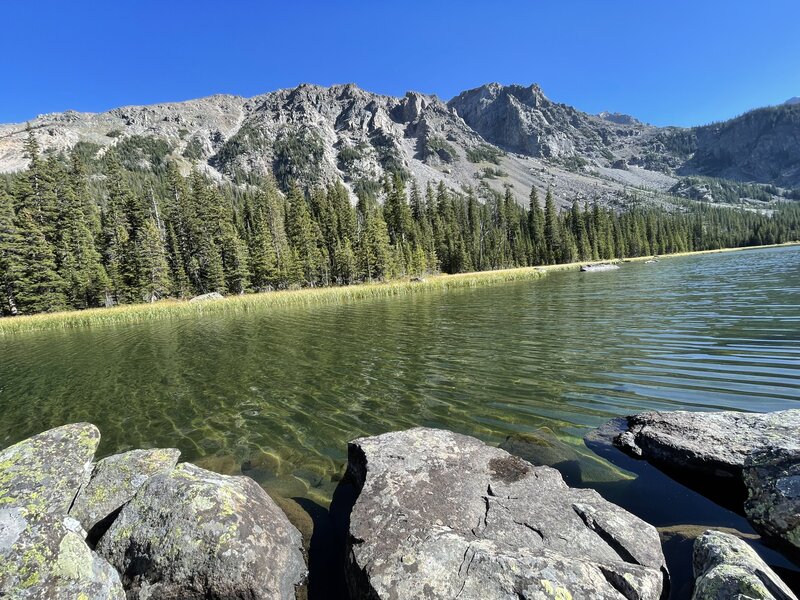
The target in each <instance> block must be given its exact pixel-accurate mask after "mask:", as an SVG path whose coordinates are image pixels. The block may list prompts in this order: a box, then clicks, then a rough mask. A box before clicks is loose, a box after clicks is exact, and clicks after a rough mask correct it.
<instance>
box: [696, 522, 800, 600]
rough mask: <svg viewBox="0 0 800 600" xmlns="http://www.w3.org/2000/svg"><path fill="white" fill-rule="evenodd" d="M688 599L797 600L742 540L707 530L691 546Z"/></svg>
mask: <svg viewBox="0 0 800 600" xmlns="http://www.w3.org/2000/svg"><path fill="white" fill-rule="evenodd" d="M692 561H693V566H694V574H695V578H696V581H695V589H694V594H693V595H692V600H729V599H731V598H742V599H744V598H747V599H750V600H792V599H793V600H797V597H796V596H795V595H794V594H793V593H792V591H791V590H790V589H789V588H788V587H787V586H786V584H785V583H784V582H783V581H781V579H780V578H779V577H778V575H777V574H776V573H775V572H774V571H773V570H772V569H770V568H769V566H768V565H767V564H766V563H765V562H764V561H763V560H762V559H761V557H760V556H759V555H758V554H757V553H756V551H755V550H753V548H751V547H750V546H749V545H748V544H747V542H745V541H744V540H742V539H740V538H738V537H736V536H734V535H731V534H729V533H723V532H722V531H715V530H708V531H706V532H705V533H703V535H701V536H700V537H698V538H697V540H696V541H695V543H694V555H693V559H692Z"/></svg>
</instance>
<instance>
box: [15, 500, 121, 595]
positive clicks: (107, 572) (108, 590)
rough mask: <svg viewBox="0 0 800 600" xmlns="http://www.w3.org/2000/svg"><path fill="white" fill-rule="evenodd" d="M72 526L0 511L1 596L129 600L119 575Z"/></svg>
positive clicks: (20, 511) (18, 510)
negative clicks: (126, 598)
mask: <svg viewBox="0 0 800 600" xmlns="http://www.w3.org/2000/svg"><path fill="white" fill-rule="evenodd" d="M65 521H66V522H65ZM69 521H70V519H69V518H68V517H67V518H65V517H63V516H59V515H54V514H44V515H40V516H31V515H29V514H27V513H26V511H25V510H24V509H23V508H20V507H14V508H2V509H0V597H3V598H5V597H7V598H15V599H16V598H41V599H43V600H44V599H50V598H75V599H79V600H125V592H124V591H123V589H122V583H121V582H120V578H119V575H118V574H117V572H116V571H115V570H114V569H113V568H112V567H111V565H110V564H108V563H107V562H106V561H105V560H103V559H101V558H100V557H99V556H97V554H95V553H94V552H92V551H91V550H90V549H89V546H87V545H86V542H84V540H83V537H82V535H81V533H82V532H81V531H80V528H79V527H77V523H76V522H69Z"/></svg>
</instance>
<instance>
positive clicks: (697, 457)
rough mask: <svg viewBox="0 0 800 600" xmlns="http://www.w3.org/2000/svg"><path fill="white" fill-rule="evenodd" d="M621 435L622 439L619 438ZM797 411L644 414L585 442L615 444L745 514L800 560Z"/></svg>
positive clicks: (799, 419) (612, 425)
mask: <svg viewBox="0 0 800 600" xmlns="http://www.w3.org/2000/svg"><path fill="white" fill-rule="evenodd" d="M620 429H621V431H620ZM798 432H800V410H784V411H778V412H772V413H742V412H736V411H722V412H704V413H699V412H686V411H675V412H647V413H642V414H638V415H633V416H630V417H627V418H625V419H618V420H615V421H612V422H611V423H609V424H607V425H606V426H604V427H601V428H600V430H598V432H595V433H593V434H590V436H587V441H589V439H590V437H612V438H613V443H614V445H616V446H617V447H618V448H620V449H622V450H623V451H625V452H627V453H628V454H631V455H633V456H636V457H639V458H644V459H646V460H647V461H649V462H651V463H653V464H654V465H655V466H657V467H659V468H661V469H663V470H664V471H665V472H667V473H668V474H670V475H671V476H673V477H674V478H675V479H678V480H679V481H682V482H683V483H686V484H687V485H689V486H690V487H694V488H695V489H697V490H698V491H700V492H701V493H704V494H706V495H708V496H709V497H710V498H712V499H713V500H716V501H717V502H719V503H720V504H723V505H725V506H728V507H729V508H731V509H733V510H736V511H739V512H741V511H742V510H743V508H744V513H745V514H746V516H747V517H748V519H749V520H750V522H751V523H752V524H753V526H754V527H755V528H756V529H757V530H758V531H759V532H760V533H761V534H763V535H765V536H767V537H769V538H772V539H774V540H777V541H778V542H781V543H782V544H784V545H785V546H788V547H789V548H790V549H791V551H792V552H794V553H796V554H798V555H800V433H798Z"/></svg>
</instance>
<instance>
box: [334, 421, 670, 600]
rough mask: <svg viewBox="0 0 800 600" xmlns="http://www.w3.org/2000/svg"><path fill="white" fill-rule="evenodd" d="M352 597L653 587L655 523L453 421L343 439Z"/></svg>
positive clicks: (593, 592)
mask: <svg viewBox="0 0 800 600" xmlns="http://www.w3.org/2000/svg"><path fill="white" fill-rule="evenodd" d="M346 479H347V480H348V481H350V482H352V483H353V484H354V485H355V486H356V488H357V489H358V490H359V495H358V498H357V500H356V501H355V505H354V507H353V509H352V512H351V515H350V526H349V541H348V555H347V566H346V576H347V580H348V587H349V588H350V591H351V594H352V596H353V597H354V598H397V599H402V598H452V597H456V596H457V597H459V598H464V599H468V598H475V599H478V598H480V599H482V600H486V599H494V598H514V599H517V598H553V597H556V598H569V597H572V598H585V597H591V598H597V599H612V598H613V599H621V598H627V599H642V600H644V599H658V598H660V597H661V593H662V589H663V584H664V580H665V577H666V567H665V563H664V556H663V554H662V552H661V545H660V543H659V537H658V534H657V532H656V530H655V529H654V528H653V527H651V526H650V525H648V524H647V523H645V522H643V521H641V520H640V519H638V518H637V517H635V516H633V515H631V514H630V513H628V512H626V511H625V510H623V509H621V508H619V507H617V506H615V505H613V504H611V503H609V502H607V501H605V500H603V499H602V498H601V497H600V496H599V495H598V494H597V493H596V492H594V491H592V490H587V489H570V488H569V487H568V486H567V485H566V484H565V483H564V481H563V480H562V478H561V476H560V475H559V473H558V472H557V471H556V470H554V469H551V468H549V467H534V466H533V465H531V464H530V463H527V462H525V461H524V460H522V459H520V458H518V457H514V456H511V455H510V454H508V453H507V452H505V451H503V450H501V449H499V448H493V447H490V446H487V445H485V444H483V443H482V442H480V441H478V440H476V439H474V438H471V437H467V436H463V435H458V434H455V433H451V432H447V431H441V430H435V429H426V428H415V429H411V430H408V431H402V432H395V433H387V434H384V435H380V436H377V437H371V438H362V439H358V440H355V441H353V442H351V444H350V446H349V462H348V473H347V477H346Z"/></svg>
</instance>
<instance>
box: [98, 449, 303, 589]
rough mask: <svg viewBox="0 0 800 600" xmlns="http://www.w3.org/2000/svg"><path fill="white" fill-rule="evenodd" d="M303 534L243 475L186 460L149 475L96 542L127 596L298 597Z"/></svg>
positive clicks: (300, 580) (301, 569)
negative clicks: (161, 471)
mask: <svg viewBox="0 0 800 600" xmlns="http://www.w3.org/2000/svg"><path fill="white" fill-rule="evenodd" d="M301 546H302V542H301V536H300V533H299V532H298V531H297V529H296V528H295V527H294V526H292V525H291V523H289V521H288V519H287V518H286V516H285V515H284V514H283V512H281V510H280V509H279V508H278V507H277V505H276V504H275V503H274V502H273V501H272V499H271V498H270V497H269V496H268V495H267V494H266V492H265V491H264V490H263V489H262V488H260V487H259V486H258V484H256V483H255V482H254V481H252V480H251V479H248V478H246V477H230V476H225V475H218V474H216V473H212V472H211V471H206V470H204V469H201V468H199V467H197V466H195V465H191V464H185V463H184V464H181V465H178V466H177V467H176V468H175V469H174V470H172V471H171V472H169V473H168V474H162V475H156V476H154V477H151V478H150V479H149V480H147V481H146V482H145V483H144V485H142V487H140V488H139V490H138V491H137V492H136V494H135V495H134V497H133V499H132V500H131V501H130V502H128V503H127V504H126V505H125V506H124V507H123V509H122V511H121V512H120V514H119V516H118V517H117V518H116V519H115V520H114V523H113V524H112V525H111V527H110V529H109V530H108V531H107V532H106V533H105V534H104V535H103V537H102V538H101V539H100V541H99V542H98V545H97V551H98V553H99V554H100V555H101V556H103V557H105V558H106V559H108V560H109V562H111V564H112V565H114V566H115V567H116V568H117V569H118V570H119V572H120V573H121V574H122V580H123V583H124V585H125V587H126V589H127V590H128V594H129V599H130V598H142V599H144V598H148V599H152V600H156V599H158V598H185V599H191V598H198V599H199V598H209V597H210V598H234V597H235V598H238V597H244V598H251V599H254V600H256V599H260V598H264V599H266V598H270V599H271V598H287V599H288V598H294V593H295V586H297V585H299V584H301V583H302V582H303V581H304V579H305V575H306V567H305V563H304V560H303V556H302V550H301Z"/></svg>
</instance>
